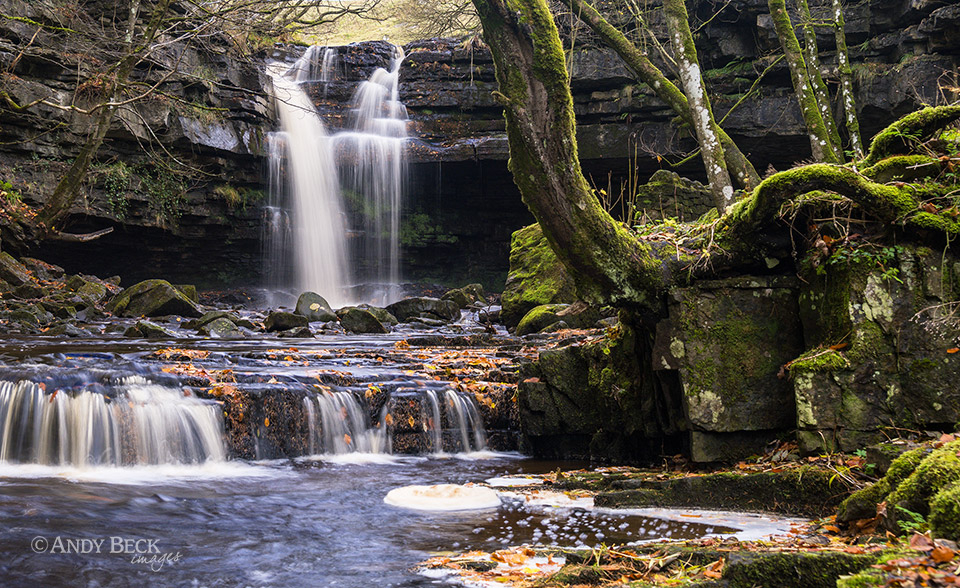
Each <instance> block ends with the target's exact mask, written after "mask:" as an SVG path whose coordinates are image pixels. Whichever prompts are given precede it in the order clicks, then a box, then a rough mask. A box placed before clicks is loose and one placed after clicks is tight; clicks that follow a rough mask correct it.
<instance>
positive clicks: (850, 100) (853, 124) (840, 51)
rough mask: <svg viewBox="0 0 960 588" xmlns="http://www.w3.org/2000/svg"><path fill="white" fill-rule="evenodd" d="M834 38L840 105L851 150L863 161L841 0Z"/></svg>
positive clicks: (836, 7)
mask: <svg viewBox="0 0 960 588" xmlns="http://www.w3.org/2000/svg"><path fill="white" fill-rule="evenodd" d="M833 21H834V29H833V30H834V36H835V38H836V41H837V66H838V68H839V70H840V103H841V104H843V120H844V122H845V123H846V125H847V135H849V136H850V149H851V150H852V151H853V156H854V158H855V159H863V138H862V137H861V136H860V118H859V117H858V116H857V102H856V99H855V98H854V96H853V69H852V68H851V67H850V55H849V53H848V52H847V34H846V32H844V30H843V29H844V26H846V25H845V24H844V22H843V6H842V3H841V0H833Z"/></svg>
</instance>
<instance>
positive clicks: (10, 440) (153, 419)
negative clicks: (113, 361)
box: [0, 376, 227, 467]
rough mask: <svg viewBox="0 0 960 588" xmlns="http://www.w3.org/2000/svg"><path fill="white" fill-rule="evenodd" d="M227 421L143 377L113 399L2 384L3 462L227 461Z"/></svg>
mask: <svg viewBox="0 0 960 588" xmlns="http://www.w3.org/2000/svg"><path fill="white" fill-rule="evenodd" d="M226 457H227V450H226V446H225V444H224V441H223V419H222V416H221V411H220V408H219V406H218V405H217V404H216V403H214V402H209V401H203V400H199V399H197V398H193V397H186V396H184V395H183V392H182V391H180V390H178V389H175V388H166V387H163V386H158V385H156V384H151V383H150V382H148V381H147V380H145V379H143V378H141V377H136V376H135V377H130V378H126V379H124V380H123V381H122V382H121V383H120V385H119V386H117V388H116V395H115V396H114V397H112V398H109V397H107V396H104V395H103V394H98V393H96V392H90V391H84V392H79V393H76V394H73V395H71V394H70V393H68V392H61V391H56V392H53V393H48V392H46V391H45V390H44V389H43V388H41V387H40V386H39V385H37V384H35V383H33V382H29V381H20V382H17V383H13V382H0V462H8V463H9V462H15V463H36V464H41V465H67V464H70V465H73V466H76V467H87V466H97V465H109V466H121V465H155V464H171V463H172V464H177V463H179V464H198V463H203V462H206V461H223V460H225V459H226Z"/></svg>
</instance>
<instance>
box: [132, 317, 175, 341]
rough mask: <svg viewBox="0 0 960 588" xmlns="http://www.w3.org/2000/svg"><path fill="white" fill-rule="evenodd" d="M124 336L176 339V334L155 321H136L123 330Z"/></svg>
mask: <svg viewBox="0 0 960 588" xmlns="http://www.w3.org/2000/svg"><path fill="white" fill-rule="evenodd" d="M123 336H124V337H138V338H141V339H176V338H177V335H176V334H175V333H174V332H173V331H171V330H170V329H167V328H166V327H162V326H160V325H158V324H157V323H154V322H150V321H137V323H136V324H135V325H133V326H131V327H130V328H128V329H127V330H126V331H124V332H123Z"/></svg>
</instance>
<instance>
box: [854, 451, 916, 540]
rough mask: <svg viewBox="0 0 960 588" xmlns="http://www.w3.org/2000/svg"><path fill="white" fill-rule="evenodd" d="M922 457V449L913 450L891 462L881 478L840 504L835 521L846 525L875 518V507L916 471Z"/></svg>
mask: <svg viewBox="0 0 960 588" xmlns="http://www.w3.org/2000/svg"><path fill="white" fill-rule="evenodd" d="M923 456H924V451H923V450H922V449H914V450H911V451H908V452H906V453H904V454H902V455H901V456H900V457H898V458H897V459H895V460H893V462H892V463H891V464H890V467H889V468H888V469H887V473H886V475H885V476H884V477H883V478H881V479H880V480H879V481H877V482H875V483H873V484H871V485H869V486H867V487H866V488H863V489H860V490H857V491H856V492H854V493H853V494H851V495H850V496H849V497H847V498H846V499H845V500H844V501H843V502H842V503H841V504H840V508H839V509H838V510H837V520H838V521H840V522H841V523H846V522H850V521H855V520H858V519H867V518H871V517H874V516H876V514H877V505H878V504H880V503H881V502H883V501H884V500H886V498H887V495H888V494H890V490H891V489H893V488H896V487H897V486H899V485H900V483H901V482H903V480H905V479H906V478H907V477H908V476H909V475H910V474H911V473H912V472H913V470H915V469H916V467H917V465H919V464H920V461H921V460H923Z"/></svg>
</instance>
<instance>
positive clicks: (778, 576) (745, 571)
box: [723, 552, 877, 588]
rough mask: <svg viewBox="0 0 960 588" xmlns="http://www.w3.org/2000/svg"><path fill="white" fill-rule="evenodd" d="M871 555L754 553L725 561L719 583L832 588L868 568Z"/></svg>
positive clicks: (745, 586)
mask: <svg viewBox="0 0 960 588" xmlns="http://www.w3.org/2000/svg"><path fill="white" fill-rule="evenodd" d="M876 560H877V558H876V556H875V555H871V554H861V555H851V554H846V553H829V552H828V553H757V554H744V555H743V556H741V557H738V558H731V559H729V560H728V561H727V566H726V569H725V570H724V572H723V580H724V581H725V582H726V583H727V585H729V586H731V587H735V588H753V587H754V586H766V587H772V586H777V587H779V588H788V587H797V588H801V587H802V588H835V587H836V586H837V579H838V578H839V577H840V576H843V575H845V574H852V573H855V572H859V571H860V570H863V569H865V568H868V567H869V566H871V565H872V564H873V563H874V562H876Z"/></svg>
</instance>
